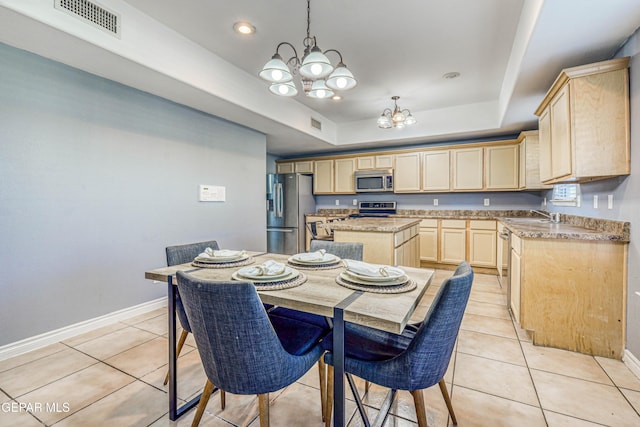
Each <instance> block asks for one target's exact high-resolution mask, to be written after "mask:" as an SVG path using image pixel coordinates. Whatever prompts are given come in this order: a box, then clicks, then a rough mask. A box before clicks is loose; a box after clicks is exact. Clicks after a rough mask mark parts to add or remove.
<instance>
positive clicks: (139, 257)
mask: <svg viewBox="0 0 640 427" xmlns="http://www.w3.org/2000/svg"><path fill="white" fill-rule="evenodd" d="M265 174H266V139H265V136H264V135H262V134H260V133H257V132H254V131H251V130H248V129H246V128H245V127H241V126H237V125H234V124H232V123H229V122H226V121H224V120H221V119H218V118H216V117H213V116H210V115H206V114H203V113H200V112H197V111H194V110H192V109H189V108H186V107H184V106H181V105H177V104H175V103H172V102H169V101H167V100H164V99H161V98H158V97H155V96H152V95H149V94H147V93H144V92H140V91H137V90H134V89H131V88H129V87H125V86H122V85H120V84H117V83H114V82H112V81H109V80H105V79H102V78H99V77H96V76H94V75H90V74H87V73H84V72H81V71H79V70H76V69H73V68H70V67H67V66H65V65H62V64H59V63H56V62H53V61H50V60H47V59H44V58H41V57H39V56H36V55H33V54H30V53H26V52H24V51H21V50H18V49H15V48H12V47H9V46H7V45H4V44H0V260H1V261H0V263H1V265H2V272H1V274H0V293H1V296H0V324H2V325H3V326H2V328H0V346H1V345H4V344H7V343H12V342H15V341H18V340H20V339H24V338H27V337H31V336H34V335H37V334H40V333H43V332H48V331H51V330H55V329H57V328H61V327H64V326H67V325H70V324H74V323H77V322H80V321H84V320H87V319H91V318H94V317H97V316H100V315H104V314H107V313H110V312H113V311H116V310H119V309H123V308H127V307H130V306H133V305H136V304H140V303H143V302H146V301H151V300H154V299H156V298H159V297H162V296H165V295H166V290H165V286H163V285H161V284H153V283H152V282H151V281H149V280H145V279H144V271H145V270H148V269H152V268H155V267H160V266H163V265H165V263H166V261H165V255H164V248H165V247H166V246H167V245H171V244H177V243H187V242H192V241H200V240H208V239H217V240H218V241H219V242H220V244H221V246H222V247H226V248H236V249H253V250H264V249H265V248H266V233H265V215H264V191H265V190H264V189H265ZM199 184H209V185H222V186H226V202H198V186H199Z"/></svg>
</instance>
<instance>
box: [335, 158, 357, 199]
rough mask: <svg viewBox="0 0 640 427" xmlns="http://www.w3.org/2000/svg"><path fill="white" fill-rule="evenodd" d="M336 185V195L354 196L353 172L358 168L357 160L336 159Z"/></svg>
mask: <svg viewBox="0 0 640 427" xmlns="http://www.w3.org/2000/svg"><path fill="white" fill-rule="evenodd" d="M334 166H335V181H334V182H335V184H334V191H333V192H334V193H341V194H353V193H355V189H354V178H353V172H354V171H355V168H356V160H355V159H353V158H351V159H336V160H335V165H334Z"/></svg>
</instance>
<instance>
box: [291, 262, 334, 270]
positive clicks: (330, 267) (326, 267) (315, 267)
mask: <svg viewBox="0 0 640 427" xmlns="http://www.w3.org/2000/svg"><path fill="white" fill-rule="evenodd" d="M287 265H289V266H291V267H295V268H297V269H298V270H333V269H334V268H342V267H344V263H343V262H342V260H340V261H337V262H333V263H328V264H315V265H302V264H296V263H293V262H291V261H287Z"/></svg>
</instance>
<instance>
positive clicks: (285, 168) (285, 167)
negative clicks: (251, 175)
mask: <svg viewBox="0 0 640 427" xmlns="http://www.w3.org/2000/svg"><path fill="white" fill-rule="evenodd" d="M295 167H296V166H295V163H294V162H286V163H278V164H276V173H294V172H295V171H296V169H295Z"/></svg>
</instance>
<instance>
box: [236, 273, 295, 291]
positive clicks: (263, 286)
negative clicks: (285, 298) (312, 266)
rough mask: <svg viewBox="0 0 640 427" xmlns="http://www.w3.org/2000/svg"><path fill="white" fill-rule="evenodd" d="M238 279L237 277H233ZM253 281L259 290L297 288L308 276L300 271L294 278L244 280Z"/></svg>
mask: <svg viewBox="0 0 640 427" xmlns="http://www.w3.org/2000/svg"><path fill="white" fill-rule="evenodd" d="M233 280H236V279H233ZM245 281H246V282H251V283H253V285H254V286H255V287H256V289H257V290H259V291H281V290H283V289H289V288H295V287H296V286H300V285H302V284H303V283H304V282H306V281H307V276H305V275H304V274H303V273H300V274H299V275H298V276H297V277H294V278H293V279H286V280H276V281H273V282H267V283H265V282H254V281H252V280H250V279H246V280H243V282H245Z"/></svg>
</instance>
